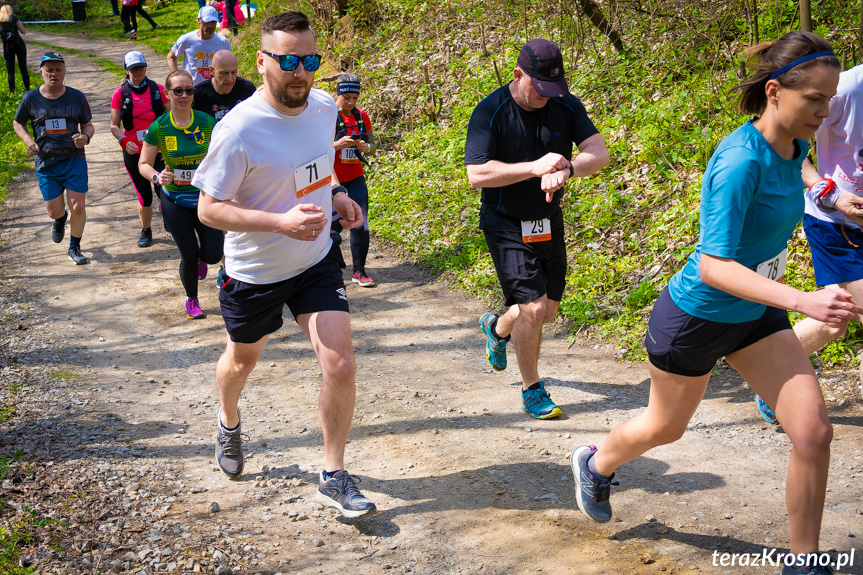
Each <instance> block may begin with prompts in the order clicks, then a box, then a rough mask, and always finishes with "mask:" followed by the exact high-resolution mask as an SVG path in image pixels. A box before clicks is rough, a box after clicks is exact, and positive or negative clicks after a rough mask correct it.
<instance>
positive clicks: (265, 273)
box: [192, 88, 338, 284]
mask: <svg viewBox="0 0 863 575" xmlns="http://www.w3.org/2000/svg"><path fill="white" fill-rule="evenodd" d="M264 89H266V88H264ZM337 114H338V108H337V107H336V104H335V102H334V101H333V98H332V96H330V95H329V94H327V93H326V92H324V91H322V90H316V89H313V90H312V91H311V94H309V105H308V106H307V107H306V109H305V110H303V112H302V113H301V114H299V115H297V116H286V115H285V114H282V113H281V112H279V111H277V110H276V109H275V108H273V107H272V106H270V105H269V104H268V103H267V102H266V101H264V99H263V98H262V97H261V92H260V91H257V92H255V93H254V94H253V95H252V97H250V98H249V99H247V100H244V101H242V102H240V103H239V104H237V105H236V106H235V107H234V109H233V110H231V113H230V114H228V115H226V116H225V117H224V119H223V120H222V121H221V122H219V123H218V124H216V127H215V129H214V130H213V135H212V139H211V141H210V148H209V151H208V152H207V157H206V158H204V161H203V162H201V165H200V166H199V167H198V169H197V171H196V172H195V177H194V179H193V180H192V185H193V186H195V187H197V188H200V190H201V191H202V192H205V193H206V194H209V195H210V196H212V197H214V198H215V199H217V200H228V201H233V202H236V203H237V204H240V205H242V206H244V207H247V208H251V209H255V210H262V211H265V212H270V213H284V212H287V211H288V210H290V209H291V208H293V207H294V206H296V205H298V204H315V205H318V206H320V207H321V208H322V209H323V213H324V214H325V215H329V214H331V213H332V206H333V198H332V191H331V186H330V179H329V174H331V173H332V167H333V162H334V161H335V159H336V152H335V150H334V149H333V136H334V135H335V127H336V115H337ZM315 160H317V162H316V165H315V169H314V170H311V169H310V168H311V163H312V162H314V161H315ZM310 172H311V173H312V175H310ZM298 178H299V179H300V180H299V181H300V186H303V187H300V188H298V185H297V182H298ZM302 178H306V180H302ZM316 185H317V187H316ZM298 189H300V190H301V195H300V197H298V192H297V190H298ZM304 189H305V190H306V191H303V190H304ZM332 242H333V241H332V239H331V238H330V223H329V222H328V223H327V225H326V227H324V229H323V230H322V231H321V234H320V237H319V239H317V240H315V241H300V240H295V239H293V238H289V237H288V236H285V235H282V234H276V233H270V232H228V234H227V235H226V236H225V268H226V269H227V270H228V273H229V274H230V275H231V277H232V278H235V279H238V280H240V281H243V282H247V283H252V284H269V283H275V282H278V281H282V280H286V279H288V278H292V277H294V276H297V275H299V274H300V273H302V272H303V271H305V270H307V269H308V268H310V267H311V266H313V265H315V264H316V263H318V262H319V261H321V260H322V259H324V256H326V255H327V252H329V250H330V246H331V245H332Z"/></svg>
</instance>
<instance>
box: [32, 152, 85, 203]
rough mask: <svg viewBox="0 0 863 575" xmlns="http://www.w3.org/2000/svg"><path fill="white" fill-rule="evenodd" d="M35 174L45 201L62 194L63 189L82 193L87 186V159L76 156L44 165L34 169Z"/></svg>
mask: <svg viewBox="0 0 863 575" xmlns="http://www.w3.org/2000/svg"><path fill="white" fill-rule="evenodd" d="M36 176H37V177H38V178H39V189H40V190H41V191H42V199H43V200H45V201H46V202H49V201H51V200H53V199H54V198H59V197H60V196H62V195H63V190H69V191H71V192H78V193H79V194H84V193H86V192H87V189H88V188H89V180H88V179H87V160H85V159H84V158H79V157H78V156H72V157H71V158H69V159H67V160H60V161H59V162H57V163H56V164H51V165H50V166H45V167H43V168H42V169H41V170H37V171H36Z"/></svg>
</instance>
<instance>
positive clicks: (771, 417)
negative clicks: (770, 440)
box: [755, 395, 779, 425]
mask: <svg viewBox="0 0 863 575" xmlns="http://www.w3.org/2000/svg"><path fill="white" fill-rule="evenodd" d="M755 406H756V407H757V408H758V413H760V414H761V417H763V418H764V419H765V420H766V421H767V423H769V424H770V425H779V420H778V419H776V414H775V413H773V410H772V409H770V407H769V406H768V405H767V404H766V403H764V400H763V399H761V396H760V395H756V396H755Z"/></svg>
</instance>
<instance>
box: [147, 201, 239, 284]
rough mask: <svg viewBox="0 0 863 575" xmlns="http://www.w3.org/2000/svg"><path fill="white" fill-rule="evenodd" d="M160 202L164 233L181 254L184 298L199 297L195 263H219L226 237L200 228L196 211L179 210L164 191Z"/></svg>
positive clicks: (220, 232) (205, 228) (190, 209)
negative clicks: (167, 234) (166, 231)
mask: <svg viewBox="0 0 863 575" xmlns="http://www.w3.org/2000/svg"><path fill="white" fill-rule="evenodd" d="M159 199H160V200H161V201H162V218H163V219H164V220H165V229H166V230H168V231H169V232H170V233H171V235H172V236H173V237H174V243H175V244H177V249H179V250H180V281H181V282H182V283H183V289H185V290H186V297H198V260H201V261H203V262H205V263H208V264H216V263H219V261H220V260H221V259H222V254H223V253H224V252H223V249H224V243H225V234H224V233H223V232H222V230H217V229H215V228H211V227H209V226H205V225H204V224H202V223H201V220H199V219H198V210H197V208H185V207H183V206H178V205H177V204H175V203H174V200H172V199H171V198H170V196H168V194H166V193H165V192H164V190H163V191H162V194H161V195H160V196H159ZM199 241H200V246H199V245H198V242H199Z"/></svg>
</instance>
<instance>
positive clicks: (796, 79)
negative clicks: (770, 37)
mask: <svg viewBox="0 0 863 575" xmlns="http://www.w3.org/2000/svg"><path fill="white" fill-rule="evenodd" d="M819 53H822V54H821V55H818V54H819ZM743 55H744V56H745V57H746V62H747V65H748V66H749V67H750V68H754V69H755V72H754V73H753V74H752V76H750V77H749V78H747V79H746V80H744V81H743V82H741V83H740V84H739V85H738V86H737V87H736V88H735V89H736V90H737V91H738V92H739V93H740V94H739V99H738V105H739V107H740V110H741V111H742V112H745V113H747V114H761V113H762V112H763V111H764V108H766V107H767V93H766V90H765V87H766V85H767V82H768V81H769V80H771V79H774V80H776V81H777V82H779V85H780V86H782V87H783V88H792V87H794V86H796V85H798V84H800V83H802V82H805V81H806V80H807V78H808V77H809V74H807V73H806V71H807V70H810V69H811V68H814V67H815V66H830V67H832V68H836V69H840V68H841V66H840V65H839V60H838V59H837V58H836V56H835V55H834V54H833V48H831V46H830V43H829V42H827V40H825V39H824V38H822V37H821V36H818V35H817V34H813V33H811V32H797V31H795V32H789V33H788V34H785V35H784V36H782V37H781V38H779V39H778V40H774V41H772V42H762V43H760V44H756V45H755V46H752V47H750V48H748V49H747V50H745V51H744V52H743ZM798 60H800V61H799V62H798ZM771 76H775V77H773V78H771Z"/></svg>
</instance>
